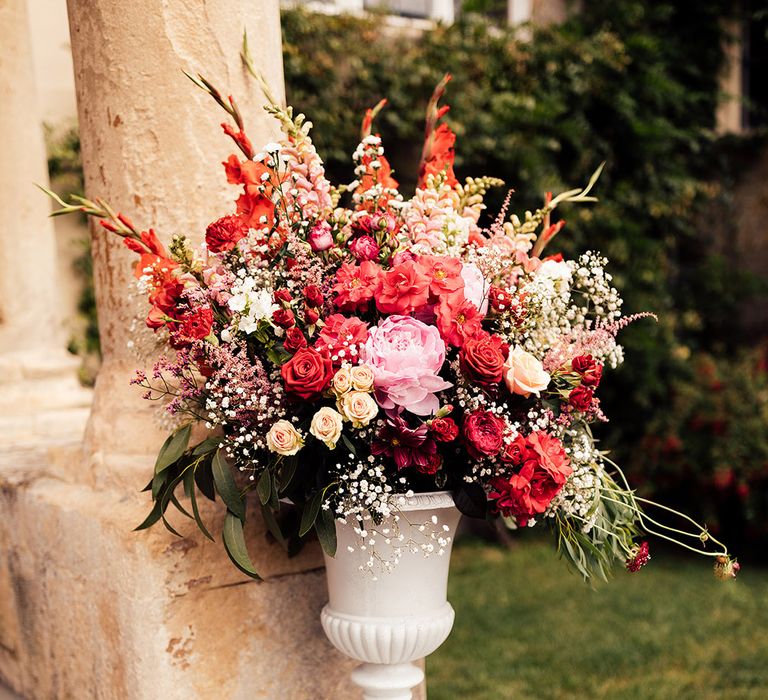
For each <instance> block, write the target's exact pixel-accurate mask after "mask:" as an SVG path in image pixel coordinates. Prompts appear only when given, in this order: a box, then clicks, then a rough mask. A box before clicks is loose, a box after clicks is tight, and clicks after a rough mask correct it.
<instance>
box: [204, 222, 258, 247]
mask: <svg viewBox="0 0 768 700" xmlns="http://www.w3.org/2000/svg"><path fill="white" fill-rule="evenodd" d="M247 233H248V225H247V224H246V222H245V221H244V220H243V219H242V218H241V217H239V216H235V215H234V214H230V215H229V216H224V217H222V218H221V219H218V220H217V221H214V222H213V223H212V224H209V226H208V228H207V229H205V244H206V245H207V246H208V250H210V251H211V252H212V253H223V252H225V251H228V250H232V249H233V248H234V247H235V246H236V245H237V242H238V241H239V240H241V239H242V238H244V237H245V235H246V234H247Z"/></svg>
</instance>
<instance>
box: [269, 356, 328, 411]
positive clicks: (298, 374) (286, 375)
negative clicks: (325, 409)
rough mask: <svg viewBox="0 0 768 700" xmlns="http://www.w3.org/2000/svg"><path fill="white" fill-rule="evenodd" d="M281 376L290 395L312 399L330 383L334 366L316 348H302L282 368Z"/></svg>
mask: <svg viewBox="0 0 768 700" xmlns="http://www.w3.org/2000/svg"><path fill="white" fill-rule="evenodd" d="M280 374H281V375H282V377H283V382H284V383H285V390H286V391H287V392H288V393H289V394H293V395H294V396H297V397H299V398H302V399H312V398H315V397H317V396H318V395H319V394H320V392H322V391H323V389H325V388H326V387H327V386H328V384H329V383H330V381H331V377H332V376H333V366H332V365H331V360H330V359H329V358H327V357H323V356H322V355H321V354H320V353H319V352H317V350H315V349H314V348H302V349H301V350H298V351H297V352H296V354H295V355H294V356H293V357H292V358H291V359H290V360H288V362H286V363H285V364H284V365H283V366H282V367H281V368H280Z"/></svg>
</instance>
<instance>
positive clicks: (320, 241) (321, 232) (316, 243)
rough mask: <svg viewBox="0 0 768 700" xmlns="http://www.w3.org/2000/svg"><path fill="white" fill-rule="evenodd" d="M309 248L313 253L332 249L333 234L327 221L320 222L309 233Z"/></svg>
mask: <svg viewBox="0 0 768 700" xmlns="http://www.w3.org/2000/svg"><path fill="white" fill-rule="evenodd" d="M308 240H309V247H310V248H312V250H313V251H315V253H321V252H322V251H324V250H328V248H331V247H333V234H332V233H331V226H330V224H329V223H328V222H327V221H321V222H319V223H318V224H316V225H315V227H314V228H313V229H312V230H311V231H310V232H309V238H308Z"/></svg>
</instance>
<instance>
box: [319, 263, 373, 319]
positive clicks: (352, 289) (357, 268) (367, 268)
mask: <svg viewBox="0 0 768 700" xmlns="http://www.w3.org/2000/svg"><path fill="white" fill-rule="evenodd" d="M381 274H382V273H381V268H380V267H379V266H378V265H377V264H376V263H374V262H372V261H370V260H365V261H363V262H361V263H360V265H352V264H350V263H342V265H341V267H339V269H338V270H337V271H336V280H335V282H334V285H333V286H332V287H331V292H332V293H333V294H335V295H336V296H335V298H334V300H333V302H334V304H336V306H337V308H338V309H339V310H341V311H364V310H365V309H366V308H367V307H368V302H369V301H370V300H371V299H373V295H374V293H375V291H376V287H377V286H378V283H379V277H380V276H381Z"/></svg>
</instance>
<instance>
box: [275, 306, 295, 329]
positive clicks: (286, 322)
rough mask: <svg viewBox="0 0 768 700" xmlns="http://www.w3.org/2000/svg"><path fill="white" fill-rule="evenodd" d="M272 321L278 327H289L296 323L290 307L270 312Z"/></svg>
mask: <svg viewBox="0 0 768 700" xmlns="http://www.w3.org/2000/svg"><path fill="white" fill-rule="evenodd" d="M272 321H273V322H274V324H275V325H276V326H280V328H291V327H292V326H294V325H296V319H295V318H294V315H293V311H291V310H290V309H278V310H277V311H275V312H274V313H273V314H272Z"/></svg>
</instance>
